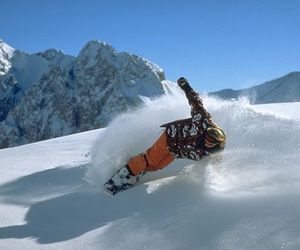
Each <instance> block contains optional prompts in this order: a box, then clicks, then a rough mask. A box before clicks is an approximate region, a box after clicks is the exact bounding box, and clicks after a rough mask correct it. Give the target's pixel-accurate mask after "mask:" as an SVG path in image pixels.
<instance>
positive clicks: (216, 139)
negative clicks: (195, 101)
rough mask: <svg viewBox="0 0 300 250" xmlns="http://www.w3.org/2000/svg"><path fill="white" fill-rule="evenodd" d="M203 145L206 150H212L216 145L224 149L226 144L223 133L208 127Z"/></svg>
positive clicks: (218, 129) (216, 128) (215, 128)
mask: <svg viewBox="0 0 300 250" xmlns="http://www.w3.org/2000/svg"><path fill="white" fill-rule="evenodd" d="M204 143H205V146H206V147H208V148H212V147H214V146H216V145H219V146H220V147H221V148H224V147H225V144H226V136H225V133H224V132H223V130H222V129H220V128H218V127H209V128H208V129H207V130H206V133H205V137H204Z"/></svg>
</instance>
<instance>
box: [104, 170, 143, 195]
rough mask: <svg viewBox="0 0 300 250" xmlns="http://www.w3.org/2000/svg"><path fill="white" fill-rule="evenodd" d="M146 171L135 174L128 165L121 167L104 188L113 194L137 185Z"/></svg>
mask: <svg viewBox="0 0 300 250" xmlns="http://www.w3.org/2000/svg"><path fill="white" fill-rule="evenodd" d="M144 174H145V172H143V173H141V174H139V175H137V176H134V175H132V174H131V173H130V171H129V169H128V166H127V165H126V166H124V167H122V168H120V169H119V170H118V171H117V172H116V173H115V174H114V175H113V176H112V177H111V178H110V179H109V180H108V181H107V182H105V184H104V189H105V190H106V191H107V192H108V193H109V194H110V195H112V196H114V195H116V194H117V193H119V192H121V191H125V190H127V189H130V188H132V187H134V186H136V185H137V184H138V182H139V179H140V178H141V177H142V176H143V175H144Z"/></svg>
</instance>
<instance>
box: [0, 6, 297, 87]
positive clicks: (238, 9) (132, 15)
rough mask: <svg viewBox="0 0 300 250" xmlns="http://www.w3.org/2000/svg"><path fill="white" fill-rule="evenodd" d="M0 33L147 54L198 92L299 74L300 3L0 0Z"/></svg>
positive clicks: (62, 45) (38, 45)
mask: <svg viewBox="0 0 300 250" xmlns="http://www.w3.org/2000/svg"><path fill="white" fill-rule="evenodd" d="M0 6H1V28H0V38H1V39H3V40H4V41H5V42H6V43H8V44H9V45H11V46H12V47H14V48H17V49H20V50H24V51H27V52H40V51H43V50H46V49H48V48H57V49H60V50H62V51H64V52H65V53H67V54H71V55H77V54H78V53H79V51H80V49H81V48H82V47H83V46H84V45H85V44H86V43H87V42H88V41H90V40H101V41H105V42H107V43H109V44H110V45H112V46H113V47H114V48H116V49H117V50H118V51H127V52H130V53H134V54H137V55H139V56H142V57H145V58H147V59H149V60H150V61H152V62H154V63H156V64H158V65H159V66H161V67H162V68H163V69H164V71H165V74H166V77H167V79H169V80H173V81H175V80H176V79H177V78H178V77H179V76H181V75H183V76H186V77H187V78H188V79H189V80H190V82H191V84H192V85H193V86H195V87H196V88H197V89H198V90H201V91H214V90H219V89H223V88H234V89H238V88H244V87H248V86H252V85H255V84H260V83H262V82H264V81H267V80H271V79H274V78H277V77H280V76H282V75H284V74H287V73H289V72H291V71H300V32H299V31H300V14H299V13H300V1H298V0H235V1H233V0H207V1H201V0H147V1H146V0H98V1H96V0H51V1H50V0H43V1H42V0H26V1H18V0H1V4H0Z"/></svg>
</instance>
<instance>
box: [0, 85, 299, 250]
mask: <svg viewBox="0 0 300 250" xmlns="http://www.w3.org/2000/svg"><path fill="white" fill-rule="evenodd" d="M204 103H205V105H206V107H207V108H208V110H209V111H210V112H211V114H212V115H213V117H214V118H215V121H216V122H217V123H218V124H220V125H221V126H222V127H223V128H224V130H225V131H226V133H227V136H228V144H227V147H226V149H225V150H224V151H223V152H222V153H221V154H219V155H217V156H214V157H212V158H210V159H205V160H203V161H200V162H192V161H186V160H178V161H174V163H172V164H171V165H170V166H169V167H168V168H166V169H164V170H162V171H158V172H155V173H151V174H147V175H146V176H144V179H143V182H144V183H143V184H141V185H139V186H137V187H136V188H133V189H131V190H128V191H126V192H123V193H120V194H119V195H117V196H115V197H113V198H112V197H109V196H107V195H106V194H104V193H103V192H102V187H101V186H102V184H103V182H104V181H105V180H106V178H108V177H109V176H110V175H111V174H112V173H113V171H114V170H115V169H117V168H118V167H119V166H120V165H122V164H124V163H125V162H126V161H127V160H128V158H129V157H130V156H132V155H134V154H136V153H139V152H142V151H144V150H145V149H146V148H147V147H148V146H149V145H151V143H153V141H154V140H155V139H156V138H157V137H158V135H159V134H160V132H161V129H160V128H159V125H160V124H162V123H164V122H167V121H170V120H175V119H180V118H184V117H188V116H189V107H188V104H187V101H186V99H185V98H184V96H183V95H182V94H181V92H177V91H176V90H174V91H172V94H170V95H168V96H165V97H162V98H159V99H157V100H153V101H150V100H145V105H144V107H142V108H141V109H139V110H135V111H132V112H129V113H127V114H124V115H122V116H120V117H118V118H117V119H116V120H114V121H113V122H112V123H111V124H110V126H109V127H108V128H107V129H103V130H95V131H90V132H86V133H82V134H77V135H73V136H67V137H62V138H58V139H54V140H48V141H44V142H40V143H35V144H30V145H26V146H22V147H16V148H10V149H5V150H1V151H0V171H1V177H0V249H1V250H2V249H17V250H18V249H20V250H21V249H22V250H27V249H204V250H208V249H228V250H234V249H239V250H241V249H242V250H246V249H247V250H248V249H270V250H271V249H272V250H273V249H299V248H300V240H299V235H300V226H299V223H298V221H299V219H300V212H299V211H300V210H299V206H300V198H299V191H300V169H299V166H300V141H299V135H300V122H299V116H300V115H299V110H300V109H299V103H294V104H293V105H294V107H296V108H294V113H293V117H296V116H297V117H298V118H295V119H291V117H289V119H286V118H283V116H282V112H281V111H280V112H278V111H277V110H281V109H282V106H283V105H282V104H276V105H271V106H270V105H269V106H268V105H263V106H258V107H256V106H250V105H248V104H247V103H246V102H244V101H237V102H222V101H219V100H216V99H212V98H204ZM259 107H263V108H264V110H263V111H262V110H259ZM297 107H298V108H297ZM266 111H268V112H266Z"/></svg>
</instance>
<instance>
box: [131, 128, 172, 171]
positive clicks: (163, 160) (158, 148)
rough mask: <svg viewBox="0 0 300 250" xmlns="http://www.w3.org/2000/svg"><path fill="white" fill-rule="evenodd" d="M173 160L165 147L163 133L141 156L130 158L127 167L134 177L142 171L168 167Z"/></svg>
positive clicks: (165, 142)
mask: <svg viewBox="0 0 300 250" xmlns="http://www.w3.org/2000/svg"><path fill="white" fill-rule="evenodd" d="M173 160H174V157H173V156H172V155H171V154H170V151H169V149H168V146H167V135H166V132H164V133H163V134H162V135H161V136H160V137H159V138H158V140H157V141H156V142H155V143H154V144H153V145H152V146H151V147H150V148H149V149H147V151H146V152H145V153H143V154H139V155H137V156H134V157H132V158H131V159H129V161H128V163H127V164H128V166H129V168H130V170H131V172H132V173H133V174H134V175H138V174H140V173H142V172H144V171H156V170H159V169H162V168H164V167H166V166H167V165H169V164H170V163H171V162H172V161H173Z"/></svg>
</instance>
